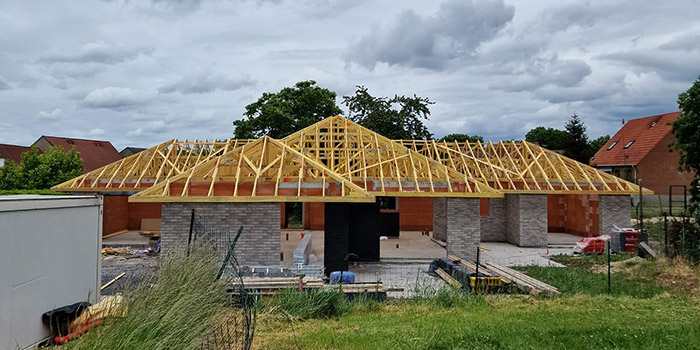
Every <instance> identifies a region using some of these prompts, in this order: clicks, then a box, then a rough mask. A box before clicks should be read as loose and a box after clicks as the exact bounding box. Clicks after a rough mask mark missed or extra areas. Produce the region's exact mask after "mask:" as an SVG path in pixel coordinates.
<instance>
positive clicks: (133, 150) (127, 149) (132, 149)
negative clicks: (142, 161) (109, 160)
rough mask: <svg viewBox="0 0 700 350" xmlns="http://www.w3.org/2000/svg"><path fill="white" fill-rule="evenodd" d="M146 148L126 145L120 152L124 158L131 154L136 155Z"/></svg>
mask: <svg viewBox="0 0 700 350" xmlns="http://www.w3.org/2000/svg"><path fill="white" fill-rule="evenodd" d="M145 150H146V149H145V148H139V147H124V149H123V150H121V151H120V152H119V154H120V155H121V156H122V158H126V157H128V156H130V155H134V154H136V153H139V152H143V151H145Z"/></svg>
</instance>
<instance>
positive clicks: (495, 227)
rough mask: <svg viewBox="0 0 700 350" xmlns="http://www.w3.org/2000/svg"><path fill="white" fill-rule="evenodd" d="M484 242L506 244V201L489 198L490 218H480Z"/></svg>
mask: <svg viewBox="0 0 700 350" xmlns="http://www.w3.org/2000/svg"><path fill="white" fill-rule="evenodd" d="M480 220H481V241H482V242H505V241H507V237H506V232H507V231H508V230H507V228H506V199H505V198H489V216H482V217H480Z"/></svg>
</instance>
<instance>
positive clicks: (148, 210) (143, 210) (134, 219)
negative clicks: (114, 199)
mask: <svg viewBox="0 0 700 350" xmlns="http://www.w3.org/2000/svg"><path fill="white" fill-rule="evenodd" d="M161 207H162V205H161V203H129V208H128V210H129V225H128V229H129V230H140V229H141V219H158V218H160V216H161Z"/></svg>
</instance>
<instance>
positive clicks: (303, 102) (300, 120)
mask: <svg viewBox="0 0 700 350" xmlns="http://www.w3.org/2000/svg"><path fill="white" fill-rule="evenodd" d="M335 98H336V94H335V92H333V91H330V90H328V89H324V88H321V87H318V86H316V82H315V81H313V80H308V81H300V82H298V83H296V84H295V85H294V87H286V88H284V89H282V90H280V91H279V92H277V93H269V92H266V93H264V94H263V95H262V97H260V98H259V99H258V100H257V101H255V102H253V103H251V104H249V105H247V106H246V107H245V109H246V112H245V113H244V114H243V115H244V116H245V117H246V118H247V119H243V120H236V121H234V122H233V125H234V127H235V130H234V137H235V138H238V139H250V138H258V137H261V136H264V135H267V136H270V137H272V138H277V139H279V138H283V137H285V136H287V135H289V134H291V133H293V132H295V131H297V130H300V129H303V128H305V127H307V126H309V125H311V124H314V123H316V122H318V121H320V120H322V119H324V118H327V117H332V116H335V115H339V114H342V113H343V111H342V110H341V109H340V108H339V107H338V105H337V104H336V103H335Z"/></svg>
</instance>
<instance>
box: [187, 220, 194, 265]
mask: <svg viewBox="0 0 700 350" xmlns="http://www.w3.org/2000/svg"><path fill="white" fill-rule="evenodd" d="M193 231H194V209H192V216H191V217H190V234H189V236H188V237H187V256H190V244H192V232H193Z"/></svg>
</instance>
